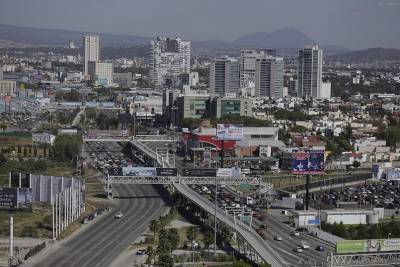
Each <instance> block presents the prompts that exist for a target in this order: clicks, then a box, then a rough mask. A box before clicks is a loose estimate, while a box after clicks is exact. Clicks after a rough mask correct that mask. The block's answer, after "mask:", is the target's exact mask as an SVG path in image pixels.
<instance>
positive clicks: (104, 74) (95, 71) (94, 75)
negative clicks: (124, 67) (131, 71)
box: [88, 61, 114, 86]
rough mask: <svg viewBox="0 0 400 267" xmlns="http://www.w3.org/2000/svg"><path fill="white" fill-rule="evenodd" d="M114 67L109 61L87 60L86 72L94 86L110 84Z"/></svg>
mask: <svg viewBox="0 0 400 267" xmlns="http://www.w3.org/2000/svg"><path fill="white" fill-rule="evenodd" d="M113 72H114V67H113V63H111V62H100V61H97V62H96V61H89V64H88V74H89V75H90V79H91V80H92V81H93V82H94V83H95V85H96V86H98V85H102V86H111V85H112V84H113Z"/></svg>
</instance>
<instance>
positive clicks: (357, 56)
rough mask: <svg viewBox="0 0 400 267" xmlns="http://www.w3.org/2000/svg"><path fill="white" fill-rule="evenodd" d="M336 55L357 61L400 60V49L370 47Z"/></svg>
mask: <svg viewBox="0 0 400 267" xmlns="http://www.w3.org/2000/svg"><path fill="white" fill-rule="evenodd" d="M334 57H336V58H342V59H349V60H355V61H376V60H380V61H384V60H400V50H399V49H387V48H370V49H366V50H360V51H352V52H347V53H341V54H337V55H335V56H334Z"/></svg>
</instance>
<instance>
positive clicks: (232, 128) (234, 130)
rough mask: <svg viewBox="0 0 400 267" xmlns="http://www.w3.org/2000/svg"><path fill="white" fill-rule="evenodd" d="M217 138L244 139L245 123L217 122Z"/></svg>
mask: <svg viewBox="0 0 400 267" xmlns="http://www.w3.org/2000/svg"><path fill="white" fill-rule="evenodd" d="M217 138H218V139H219V140H236V141H237V140H242V139H243V125H241V124H217Z"/></svg>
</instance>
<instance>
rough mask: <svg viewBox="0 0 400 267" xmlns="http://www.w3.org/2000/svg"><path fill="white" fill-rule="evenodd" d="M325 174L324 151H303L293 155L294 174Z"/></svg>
mask: <svg viewBox="0 0 400 267" xmlns="http://www.w3.org/2000/svg"><path fill="white" fill-rule="evenodd" d="M323 172H324V150H314V149H302V150H295V151H293V153H292V174H321V173H323Z"/></svg>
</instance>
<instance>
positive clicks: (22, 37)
mask: <svg viewBox="0 0 400 267" xmlns="http://www.w3.org/2000/svg"><path fill="white" fill-rule="evenodd" d="M87 34H96V35H99V37H100V40H101V45H102V46H103V47H106V46H111V47H120V46H137V45H145V44H147V43H148V42H149V41H150V40H152V39H153V38H151V37H143V36H136V35H123V34H111V33H89V32H83V31H71V30H58V29H43V28H32V27H21V26H11V25H4V24H0V40H3V43H7V42H8V44H14V45H15V44H19V45H20V46H23V45H25V46H28V45H31V46H67V44H68V42H69V41H70V40H72V41H74V42H75V44H76V45H78V46H80V45H81V42H82V37H83V36H84V35H87ZM315 43H316V42H315V41H314V40H312V39H311V38H310V37H308V36H307V35H305V34H304V33H302V32H300V31H299V30H297V29H293V28H287V29H281V30H278V31H274V32H272V33H265V32H257V33H254V34H249V35H244V36H241V37H239V38H237V39H236V40H234V41H233V42H226V41H221V40H210V41H193V42H192V44H193V48H195V49H196V48H199V49H217V50H218V49H219V50H221V49H222V50H223V49H227V50H230V49H231V50H234V49H239V48H241V47H251V48H276V49H298V48H301V47H304V46H305V45H311V44H315ZM0 44H1V43H0ZM0 46H1V45H0ZM3 46H4V45H3ZM332 48H334V50H340V51H347V50H346V49H345V48H342V47H337V46H332Z"/></svg>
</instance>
